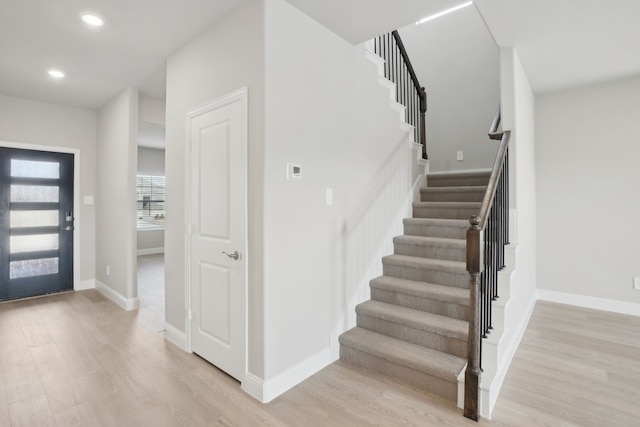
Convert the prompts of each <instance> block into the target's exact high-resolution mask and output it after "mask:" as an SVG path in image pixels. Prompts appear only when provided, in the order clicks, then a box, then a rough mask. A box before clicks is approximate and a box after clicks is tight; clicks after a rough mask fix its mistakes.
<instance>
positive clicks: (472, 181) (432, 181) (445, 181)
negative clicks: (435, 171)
mask: <svg viewBox="0 0 640 427" xmlns="http://www.w3.org/2000/svg"><path fill="white" fill-rule="evenodd" d="M488 182H489V176H488V175H486V176H484V175H483V176H451V177H448V176H441V177H435V176H428V177H427V185H428V186H429V187H467V186H469V187H471V186H484V185H487V183H488Z"/></svg>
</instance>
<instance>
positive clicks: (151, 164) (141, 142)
mask: <svg viewBox="0 0 640 427" xmlns="http://www.w3.org/2000/svg"><path fill="white" fill-rule="evenodd" d="M164 147H165V129H164V126H163V125H159V124H155V123H148V122H139V124H138V173H137V178H136V194H137V198H136V199H137V210H136V219H137V231H136V232H137V239H136V240H137V255H138V257H137V260H138V263H137V264H138V275H137V279H138V300H139V302H140V308H139V310H138V322H140V323H141V324H142V325H144V326H146V327H147V328H148V329H150V330H152V331H154V332H162V331H164V322H165V317H164V313H165V307H164V294H165V293H164V289H165V285H164V205H165V176H164V170H165V169H164V164H165V155H164Z"/></svg>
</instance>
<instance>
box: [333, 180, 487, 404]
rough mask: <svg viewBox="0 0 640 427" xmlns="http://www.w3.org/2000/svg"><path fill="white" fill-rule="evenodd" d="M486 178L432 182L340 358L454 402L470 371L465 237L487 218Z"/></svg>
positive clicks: (422, 193)
mask: <svg viewBox="0 0 640 427" xmlns="http://www.w3.org/2000/svg"><path fill="white" fill-rule="evenodd" d="M489 175H490V174H489V172H486V173H479V172H475V173H455V174H450V173H447V174H430V175H429V176H428V178H427V183H428V187H426V188H422V189H421V190H420V199H421V201H420V202H415V203H414V204H413V217H412V218H406V219H405V220H404V235H402V236H397V237H395V238H394V254H393V255H389V256H386V257H384V258H383V259H382V264H383V276H380V277H378V278H375V279H373V280H372V281H371V282H370V288H371V300H369V301H366V302H364V303H362V304H359V305H358V306H357V307H356V314H357V322H356V323H357V326H356V327H355V328H353V329H351V330H349V331H347V332H345V333H344V334H342V335H341V336H340V357H341V358H342V359H344V360H347V361H349V362H351V363H354V364H356V365H359V366H362V367H364V368H367V369H370V370H373V371H376V372H380V373H382V374H386V375H389V376H392V377H396V378H399V379H401V380H403V381H406V382H408V383H410V384H413V385H415V386H417V387H420V388H422V389H424V390H426V391H428V392H430V393H433V394H436V395H438V396H441V397H443V398H445V399H447V400H450V401H452V402H454V403H455V402H456V401H457V398H458V382H457V378H458V375H459V374H460V372H461V371H462V370H463V368H464V366H465V365H466V363H467V352H468V343H467V337H468V331H469V326H468V322H467V321H468V317H469V273H468V272H467V269H466V240H465V239H466V231H467V229H468V228H469V217H470V216H472V215H477V214H478V213H479V211H480V206H481V201H482V198H483V197H484V193H485V191H486V185H487V183H488V180H489Z"/></svg>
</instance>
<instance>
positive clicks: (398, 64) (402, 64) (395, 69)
mask: <svg viewBox="0 0 640 427" xmlns="http://www.w3.org/2000/svg"><path fill="white" fill-rule="evenodd" d="M373 47H374V52H375V53H376V54H377V55H379V56H380V57H381V58H382V59H384V60H385V65H384V70H385V77H386V78H387V79H389V80H391V81H392V82H393V83H395V84H396V98H397V99H396V100H397V101H398V102H399V103H400V104H402V105H404V106H405V107H406V121H407V123H409V124H410V125H412V126H413V127H414V132H415V141H416V142H418V143H420V144H421V145H422V158H423V159H427V158H428V157H427V138H426V118H425V115H426V112H427V92H426V90H425V88H424V87H423V86H420V82H419V81H418V76H417V75H416V72H415V70H414V69H413V65H412V64H411V60H410V59H409V55H408V54H407V50H406V48H405V46H404V43H403V42H402V38H400V34H398V31H392V32H391V33H387V34H384V35H381V36H378V37H376V38H374V39H373Z"/></svg>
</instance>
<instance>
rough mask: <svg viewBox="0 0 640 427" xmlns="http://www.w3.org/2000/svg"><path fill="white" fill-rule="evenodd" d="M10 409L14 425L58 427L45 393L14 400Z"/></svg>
mask: <svg viewBox="0 0 640 427" xmlns="http://www.w3.org/2000/svg"><path fill="white" fill-rule="evenodd" d="M9 411H10V413H11V426H12V427H48V426H51V427H56V426H57V425H58V424H57V423H56V421H55V418H54V417H53V414H52V413H51V410H50V409H49V402H48V401H47V397H46V396H45V395H44V394H39V395H37V396H32V398H31V399H25V400H21V401H19V402H14V403H12V404H11V405H10V406H9Z"/></svg>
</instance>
